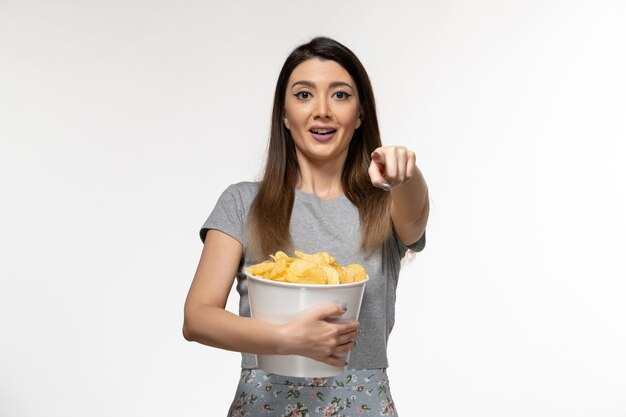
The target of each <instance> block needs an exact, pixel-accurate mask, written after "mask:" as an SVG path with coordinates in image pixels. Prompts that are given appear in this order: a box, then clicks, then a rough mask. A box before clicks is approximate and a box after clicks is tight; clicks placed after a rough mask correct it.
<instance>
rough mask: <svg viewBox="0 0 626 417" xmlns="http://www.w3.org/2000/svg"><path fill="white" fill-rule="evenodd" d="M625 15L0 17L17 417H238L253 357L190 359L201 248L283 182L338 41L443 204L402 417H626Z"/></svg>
mask: <svg viewBox="0 0 626 417" xmlns="http://www.w3.org/2000/svg"><path fill="white" fill-rule="evenodd" d="M625 7H626V6H624V3H623V2H621V1H617V0H615V1H576V0H574V1H565V0H552V1H551V0H548V1H545V0H542V1H538V0H532V1H522V0H511V1H500V2H491V1H484V0H477V1H471V2H470V1H421V2H408V1H407V2H393V3H383V2H378V1H377V2H366V1H352V0H348V1H342V2H335V1H327V0H321V1H317V2H306V1H302V2H294V1H277V2H256V1H249V0H248V1H236V2H206V1H203V2H200V1H196V2H185V3H181V2H174V1H168V0H163V1H157V2H154V1H120V0H117V1H115V0H114V1H106V2H104V1H102V2H84V1H76V0H74V1H72V0H65V1H55V2H44V1H29V0H23V1H19V2H18V1H15V0H4V1H2V2H0V182H1V187H0V190H1V193H2V206H1V214H2V215H1V216H0V231H1V234H0V329H2V342H1V343H0V415H1V416H3V417H5V416H6V417H31V416H32V417H39V416H46V417H54V416H59V417H61V416H62V417H74V416H77V417H78V416H81V417H82V416H92V417H101V416H102V417H105V416H106V417H111V416H148V415H149V416H153V417H157V416H174V415H175V416H181V417H182V416H190V417H191V416H194V417H195V416H198V417H199V416H222V415H225V414H226V410H227V408H228V404H229V402H230V400H231V398H232V396H233V394H234V390H235V384H236V381H237V378H238V374H237V367H238V364H239V355H238V354H236V353H232V352H223V351H219V350H217V349H213V348H208V347H205V346H201V345H198V344H193V343H187V342H186V341H185V340H184V339H183V337H182V335H181V324H182V308H183V302H184V299H185V296H186V293H187V289H188V287H189V284H190V281H191V278H192V275H193V273H194V270H195V266H196V263H197V260H198V257H199V254H200V250H201V244H200V240H199V238H198V229H199V227H200V226H201V224H202V222H203V221H204V219H205V218H206V216H207V215H208V213H209V211H210V210H211V208H212V206H213V204H214V203H215V200H216V198H217V197H218V195H219V193H220V192H221V191H222V190H223V189H224V188H225V187H226V186H227V185H228V184H230V183H232V182H236V181H241V180H250V179H254V178H255V176H256V174H257V173H258V172H259V171H260V169H261V161H262V155H263V152H264V150H265V144H266V138H267V133H268V130H269V119H270V112H271V103H272V93H273V89H274V83H275V80H276V78H277V76H278V71H279V69H280V66H281V65H282V62H283V60H284V59H285V57H286V56H287V54H288V53H289V51H290V50H291V49H292V48H293V47H295V46H297V45H298V44H300V43H301V42H304V41H306V40H308V39H309V38H310V37H311V36H313V35H315V34H325V35H328V36H331V37H335V38H336V39H338V40H340V41H341V42H343V43H345V44H346V45H348V46H349V47H350V48H351V49H353V50H354V52H355V53H356V54H357V55H358V56H359V57H360V58H361V59H362V61H363V63H364V64H365V66H366V68H367V69H368V72H369V74H370V76H371V79H372V82H373V85H374V89H375V93H376V97H377V100H378V101H377V104H378V108H379V116H380V124H381V129H382V133H383V139H384V141H385V143H387V144H403V145H406V146H407V147H409V148H411V149H413V150H415V151H416V152H417V155H418V163H419V165H420V167H421V168H422V170H423V172H424V174H425V176H426V178H427V179H428V182H429V185H430V190H431V198H432V211H431V220H430V223H429V226H428V236H429V237H428V243H427V248H426V249H425V251H424V252H423V253H420V254H419V255H418V256H417V257H416V259H415V260H414V261H413V263H412V264H410V265H409V266H407V267H406V268H405V269H404V270H403V272H402V276H401V278H400V286H399V292H398V304H397V321H396V327H395V328H394V332H393V333H392V335H391V340H390V345H389V356H390V361H391V366H390V368H389V374H390V378H391V386H392V392H393V394H394V398H395V401H396V404H397V407H398V410H399V412H400V415H402V416H426V417H448V416H450V417H452V416H460V415H462V416H466V417H469V416H480V417H501V416H507V417H518V416H519V417H528V416H534V417H582V416H585V417H587V416H589V417H618V416H620V417H623V416H625V415H626V396H624V392H626V355H624V352H625V351H626V326H625V325H624V317H626V303H624V295H625V294H626V281H625V280H624V277H626V273H625V272H626V268H625V266H624V261H623V255H624V253H625V251H624V246H625V245H624V235H625V234H626V220H625V216H624V213H625V212H626V195H625V194H626V191H624V190H626V187H624V185H623V182H624V181H623V179H624V178H626V165H625V164H624V160H625V156H626V155H625V153H626V152H625V145H624V139H625V137H626V135H625V133H626V128H625V122H624V121H625V120H626V117H625V116H626V110H625V107H626V106H625V104H624V97H626V77H624V74H626V63H625V58H624V43H623V39H625V38H626V29H625V26H624V21H625V20H626V19H625ZM228 307H229V308H230V309H231V310H236V299H231V300H230V301H229V304H228Z"/></svg>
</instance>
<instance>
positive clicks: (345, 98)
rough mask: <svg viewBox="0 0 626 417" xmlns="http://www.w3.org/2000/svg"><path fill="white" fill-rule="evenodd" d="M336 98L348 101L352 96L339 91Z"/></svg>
mask: <svg viewBox="0 0 626 417" xmlns="http://www.w3.org/2000/svg"><path fill="white" fill-rule="evenodd" d="M334 96H335V97H336V98H337V99H338V100H347V99H348V97H350V96H351V94H348V93H346V92H345V91H337V92H336V93H335V94H334Z"/></svg>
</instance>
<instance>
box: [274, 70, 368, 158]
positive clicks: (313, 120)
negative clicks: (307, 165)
mask: <svg viewBox="0 0 626 417" xmlns="http://www.w3.org/2000/svg"><path fill="white" fill-rule="evenodd" d="M285 95H286V97H285V113H284V119H283V120H284V123H285V126H286V127H287V129H289V131H290V132H291V137H292V138H293V140H294V142H295V144H296V151H297V153H298V157H299V158H301V157H303V156H304V157H306V158H308V159H310V160H314V161H330V160H335V159H336V160H341V161H345V158H346V155H347V153H348V146H349V145H350V140H351V139H352V135H353V134H354V131H355V129H357V128H358V127H359V126H360V125H361V118H360V105H359V95H358V91H357V89H356V85H355V83H354V80H353V79H352V77H351V76H350V74H349V73H348V71H346V70H345V69H344V68H343V67H342V66H341V65H339V64H338V63H337V62H335V61H329V60H325V61H323V60H321V59H318V58H311V59H309V60H307V61H304V62H302V63H301V64H299V65H298V66H297V67H296V68H294V70H293V72H292V73H291V76H290V77H289V81H288V82H287V89H286V92H285ZM342 158H343V159H342Z"/></svg>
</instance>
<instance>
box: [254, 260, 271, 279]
mask: <svg viewBox="0 0 626 417" xmlns="http://www.w3.org/2000/svg"><path fill="white" fill-rule="evenodd" d="M272 268H274V262H272V261H264V262H261V263H260V264H256V265H252V266H250V267H248V272H249V273H251V274H252V275H259V276H264V275H265V274H267V273H268V272H270V271H271V270H272Z"/></svg>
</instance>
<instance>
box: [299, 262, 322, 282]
mask: <svg viewBox="0 0 626 417" xmlns="http://www.w3.org/2000/svg"><path fill="white" fill-rule="evenodd" d="M298 282H299V283H300V284H326V272H325V271H324V269H323V268H322V267H321V266H317V265H316V266H313V267H311V268H309V269H307V270H305V271H304V274H303V275H302V277H299V281H298Z"/></svg>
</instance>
